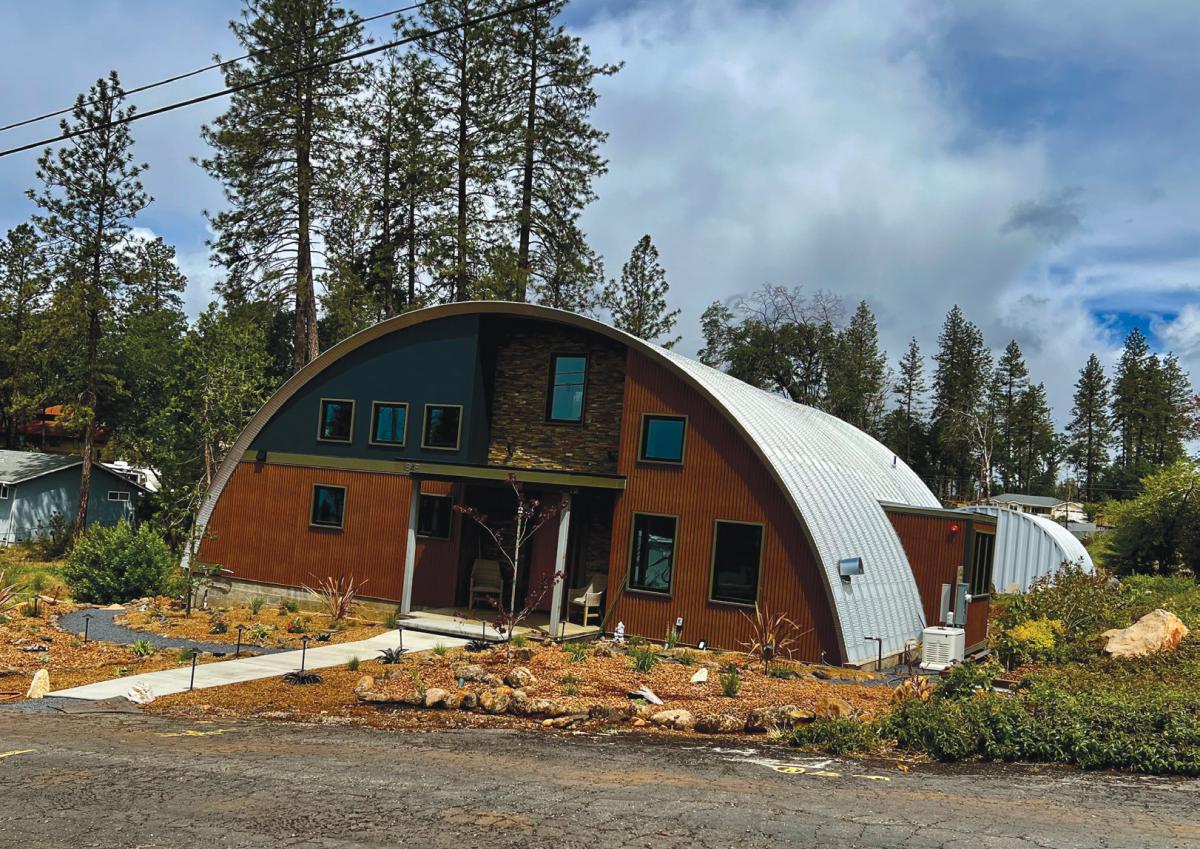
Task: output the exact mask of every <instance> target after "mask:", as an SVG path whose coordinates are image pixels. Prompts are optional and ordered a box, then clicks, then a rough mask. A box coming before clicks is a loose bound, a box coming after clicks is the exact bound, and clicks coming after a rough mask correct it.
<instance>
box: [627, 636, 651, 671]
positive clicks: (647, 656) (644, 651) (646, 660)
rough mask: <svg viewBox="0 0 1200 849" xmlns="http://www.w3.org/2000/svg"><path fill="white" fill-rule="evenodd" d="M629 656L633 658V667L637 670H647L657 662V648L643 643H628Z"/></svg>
mask: <svg viewBox="0 0 1200 849" xmlns="http://www.w3.org/2000/svg"><path fill="white" fill-rule="evenodd" d="M629 656H630V657H631V658H633V668H634V669H636V670H637V671H638V672H649V671H650V670H652V669H653V668H654V665H655V664H656V663H658V648H657V647H656V646H648V645H645V644H644V643H641V644H638V645H636V646H634V645H630V647H629Z"/></svg>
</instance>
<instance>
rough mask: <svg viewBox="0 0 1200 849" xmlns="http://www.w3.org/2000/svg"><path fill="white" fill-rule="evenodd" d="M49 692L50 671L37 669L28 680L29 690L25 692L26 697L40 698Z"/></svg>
mask: <svg viewBox="0 0 1200 849" xmlns="http://www.w3.org/2000/svg"><path fill="white" fill-rule="evenodd" d="M49 692H50V673H49V672H47V671H46V670H45V669H39V670H38V671H37V672H35V673H33V680H32V681H31V682H29V690H28V692H26V693H25V698H27V699H40V698H42V697H43V696H45V695H46V694H47V693H49Z"/></svg>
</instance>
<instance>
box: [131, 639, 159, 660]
mask: <svg viewBox="0 0 1200 849" xmlns="http://www.w3.org/2000/svg"><path fill="white" fill-rule="evenodd" d="M129 650H130V651H131V652H133V654H134V656H135V657H149V656H150V655H152V654H154V643H152V642H150V641H149V640H136V641H134V643H133V645H131V646H130V647H129Z"/></svg>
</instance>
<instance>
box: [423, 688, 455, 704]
mask: <svg viewBox="0 0 1200 849" xmlns="http://www.w3.org/2000/svg"><path fill="white" fill-rule="evenodd" d="M448 695H450V694H449V693H447V692H446V691H445V690H443V689H442V688H441V687H430V688H429V689H428V690H426V691H425V700H424V705H425V707H427V708H436V707H442V706H443V705H445V704H446V696H448Z"/></svg>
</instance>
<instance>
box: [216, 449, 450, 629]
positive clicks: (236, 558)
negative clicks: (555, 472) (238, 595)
mask: <svg viewBox="0 0 1200 849" xmlns="http://www.w3.org/2000/svg"><path fill="white" fill-rule="evenodd" d="M318 483H325V484H334V485H337V486H344V487H346V515H345V527H344V528H343V529H341V530H327V529H322V528H312V527H310V526H309V524H308V520H309V513H308V511H309V507H310V505H311V497H312V487H313V485H314V484H318ZM410 486H411V482H410V480H409V478H408V477H407V476H403V475H390V474H376V473H371V472H357V471H339V470H332V469H313V468H307V467H302V466H282V465H272V464H269V463H263V464H255V463H249V462H245V463H240V464H239V465H238V467H237V469H236V470H235V472H234V474H233V477H232V478H231V479H230V481H229V484H228V486H226V488H225V491H224V492H223V493H222V494H221V499H220V501H218V502H217V506H216V509H215V510H214V512H213V516H212V519H211V521H210V522H209V524H208V530H209V538H206V539H205V540H204V541H203V543H202V544H201V547H200V557H201V559H203V560H205V561H207V562H213V563H220V564H221V565H222V566H224V567H226V568H228V569H231V570H233V575H232V576H231V577H233V578H234V579H240V580H249V581H262V582H264V583H270V584H282V585H285V586H290V587H297V586H300V585H303V584H308V585H310V586H311V585H312V583H313V581H314V580H319V579H320V578H323V577H326V576H333V575H338V574H340V573H346V574H353V575H354V577H355V578H356V579H358V580H365V581H366V582H367V583H366V585H365V586H364V587H363V595H366V596H370V597H372V598H381V599H389V600H395V601H398V600H399V599H400V594H401V585H402V581H403V572H404V544H405V535H406V530H407V529H406V525H407V522H408V499H409V488H410ZM422 489H423V491H425V492H431V493H439V494H445V493H449V492H451V489H452V486H451V484H448V483H439V482H432V481H426V482H425V483H424V484H423V486H422ZM453 522H454V526H453V534H452V536H451V539H450V540H448V541H439V540H419V541H418V543H417V566H416V570H415V573H414V575H413V603H414V604H422V605H429V606H443V605H449V604H452V603H453V600H454V591H455V586H456V579H457V573H456V570H457V557H456V552H457V537H458V525H459V522H460V517H458V516H455V517H454V519H453Z"/></svg>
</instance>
